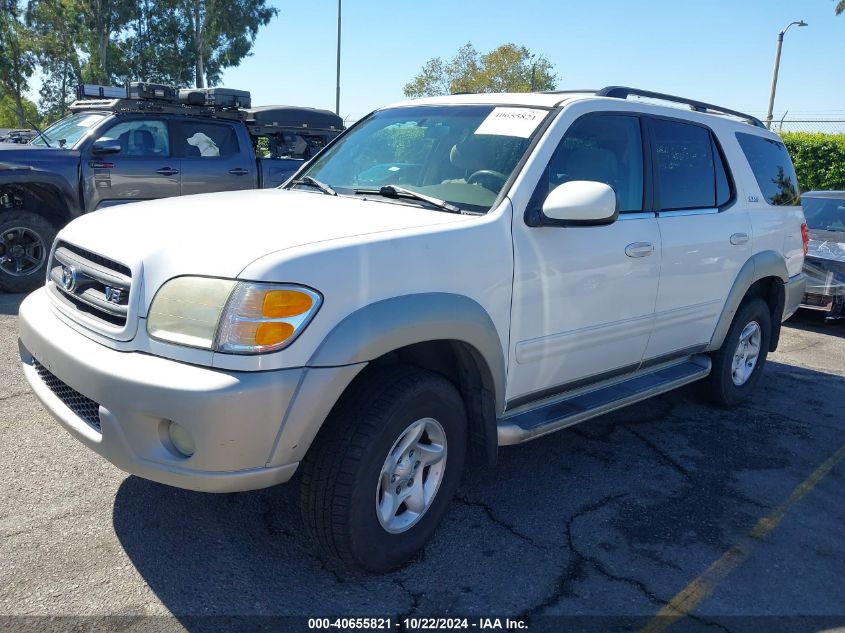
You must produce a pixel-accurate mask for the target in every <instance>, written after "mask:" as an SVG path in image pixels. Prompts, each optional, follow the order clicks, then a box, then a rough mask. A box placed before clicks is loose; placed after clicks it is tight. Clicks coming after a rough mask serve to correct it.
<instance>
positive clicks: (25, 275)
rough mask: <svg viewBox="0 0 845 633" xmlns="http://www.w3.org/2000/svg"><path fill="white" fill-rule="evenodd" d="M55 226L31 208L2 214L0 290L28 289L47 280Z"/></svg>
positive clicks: (0, 231) (0, 224)
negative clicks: (31, 210)
mask: <svg viewBox="0 0 845 633" xmlns="http://www.w3.org/2000/svg"><path fill="white" fill-rule="evenodd" d="M55 238H56V228H55V227H54V226H53V225H52V224H51V223H50V222H48V221H47V220H45V219H44V218H43V217H41V216H40V215H38V214H36V213H31V212H29V211H19V212H15V213H8V214H3V215H0V290H2V291H4V292H29V291H30V290H34V289H35V288H37V287H38V286H40V285H42V284H43V283H44V278H45V270H46V268H47V258H48V257H49V255H50V247H51V246H52V245H53V240H54V239H55Z"/></svg>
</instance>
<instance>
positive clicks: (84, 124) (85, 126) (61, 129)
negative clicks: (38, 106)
mask: <svg viewBox="0 0 845 633" xmlns="http://www.w3.org/2000/svg"><path fill="white" fill-rule="evenodd" d="M104 118H106V115H105V114H92V113H82V112H80V113H78V114H71V115H70V116H69V117H65V118H64V119H62V120H61V121H56V122H55V123H53V125H51V126H50V127H48V128H47V129H46V130H44V136H46V137H47V140H48V141H49V144H50V146H51V147H67V148H72V147H73V146H74V145H76V144H77V143H78V142H79V141H80V140H81V139H82V137H83V136H85V134H86V132H88V130H90V129H91V128H92V127H94V126H95V125H96V124H97V123H99V122H100V121H102V120H103V119H104ZM62 141H64V143H62ZM30 145H43V146H46V145H47V143H45V142H44V138H43V137H41V136H37V137H36V138H34V139H33V140H32V141H31V142H30Z"/></svg>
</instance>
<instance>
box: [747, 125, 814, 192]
mask: <svg viewBox="0 0 845 633" xmlns="http://www.w3.org/2000/svg"><path fill="white" fill-rule="evenodd" d="M736 139H737V141H739V146H740V147H741V148H742V151H743V153H744V154H745V157H746V158H747V159H748V164H749V165H751V171H753V172H754V178H755V179H756V180H757V184H758V185H759V186H760V191H761V192H762V194H763V196H764V197H765V198H766V201H767V202H768V203H769V204H771V205H774V206H795V205H797V204H800V200H799V194H798V178H797V176H796V175H795V167H793V165H792V160H791V159H790V158H789V152H787V151H786V146H785V145H784V144H783V143H781V142H780V141H776V140H774V139H770V138H766V137H763V136H757V135H756V134H745V133H742V132H737V135H736Z"/></svg>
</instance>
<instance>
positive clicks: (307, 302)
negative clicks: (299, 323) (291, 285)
mask: <svg viewBox="0 0 845 633" xmlns="http://www.w3.org/2000/svg"><path fill="white" fill-rule="evenodd" d="M313 304H314V301H313V300H312V299H311V297H309V296H308V295H307V294H305V293H304V292H297V291H295V290H271V291H269V292H267V293H266V294H265V295H264V302H263V303H262V305H261V314H262V315H263V316H265V317H267V318H269V319H284V318H287V317H293V316H299V315H300V314H305V313H306V312H308V311H309V310H310V309H311V306H312V305H313Z"/></svg>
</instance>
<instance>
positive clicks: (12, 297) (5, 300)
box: [0, 292, 26, 316]
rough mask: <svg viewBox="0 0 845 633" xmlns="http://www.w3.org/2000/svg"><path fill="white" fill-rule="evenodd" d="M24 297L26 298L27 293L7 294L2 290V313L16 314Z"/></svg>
mask: <svg viewBox="0 0 845 633" xmlns="http://www.w3.org/2000/svg"><path fill="white" fill-rule="evenodd" d="M24 299H26V293H24V294H6V293H4V292H0V314H5V315H9V316H16V315H17V313H18V310H19V309H20V307H21V303H23V300H24Z"/></svg>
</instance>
